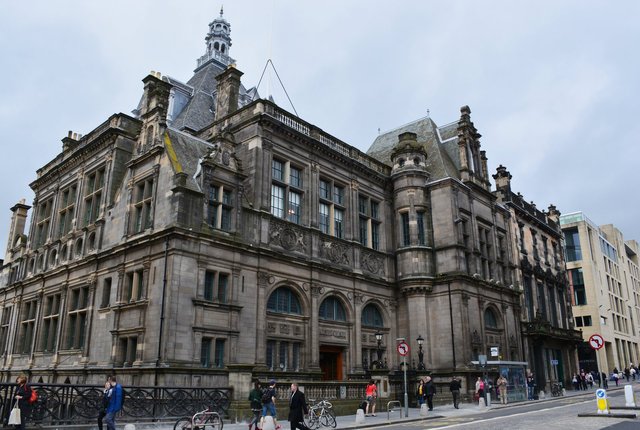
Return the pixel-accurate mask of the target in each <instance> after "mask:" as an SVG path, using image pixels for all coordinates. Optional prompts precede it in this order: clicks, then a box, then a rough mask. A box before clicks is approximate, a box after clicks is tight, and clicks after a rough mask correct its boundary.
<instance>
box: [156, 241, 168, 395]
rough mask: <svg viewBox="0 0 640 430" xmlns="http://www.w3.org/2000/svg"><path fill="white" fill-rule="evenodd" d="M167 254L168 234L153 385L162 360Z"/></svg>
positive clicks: (165, 242) (166, 245)
mask: <svg viewBox="0 0 640 430" xmlns="http://www.w3.org/2000/svg"><path fill="white" fill-rule="evenodd" d="M168 255H169V236H168V235H167V236H166V237H165V241H164V269H163V273H162V301H161V305H160V306H161V308H160V330H159V331H160V333H159V335H158V357H157V359H156V372H155V383H154V386H156V387H157V386H158V368H159V367H160V362H161V360H162V334H163V331H164V330H163V329H164V308H165V306H164V305H165V300H166V298H165V295H166V294H165V293H166V291H167V266H168V264H167V261H168Z"/></svg>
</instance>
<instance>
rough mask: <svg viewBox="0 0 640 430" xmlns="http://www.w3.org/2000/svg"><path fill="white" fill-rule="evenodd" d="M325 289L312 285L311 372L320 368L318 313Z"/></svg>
mask: <svg viewBox="0 0 640 430" xmlns="http://www.w3.org/2000/svg"><path fill="white" fill-rule="evenodd" d="M322 291H323V288H322V287H321V286H320V285H319V284H315V283H314V284H312V285H311V323H310V324H311V327H310V329H311V365H310V370H317V369H319V368H320V343H319V341H318V332H319V329H318V324H319V319H318V311H319V308H320V304H319V303H318V298H319V297H320V294H322Z"/></svg>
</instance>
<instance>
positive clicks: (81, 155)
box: [0, 15, 525, 386]
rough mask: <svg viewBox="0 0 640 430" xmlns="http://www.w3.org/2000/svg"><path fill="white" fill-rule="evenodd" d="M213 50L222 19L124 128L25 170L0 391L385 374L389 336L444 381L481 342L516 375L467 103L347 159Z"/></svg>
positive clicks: (150, 90)
mask: <svg viewBox="0 0 640 430" xmlns="http://www.w3.org/2000/svg"><path fill="white" fill-rule="evenodd" d="M230 46H231V39H230V26H229V23H228V22H227V21H226V20H225V19H224V18H223V17H222V15H221V16H220V17H219V18H217V19H216V20H214V21H213V22H212V23H211V24H210V28H209V32H208V35H207V38H206V52H205V55H204V56H203V57H201V58H200V59H199V60H198V62H197V68H196V69H195V71H194V75H193V77H192V78H191V79H190V80H188V81H187V82H186V83H182V82H180V81H178V80H176V79H173V78H170V77H167V76H162V75H160V74H159V73H155V72H153V73H151V74H150V75H149V76H147V77H145V78H144V79H143V83H144V90H143V95H142V98H141V101H140V104H139V106H138V108H137V109H136V110H135V111H134V113H133V115H132V116H130V115H125V114H115V115H113V116H111V117H110V118H108V119H107V120H106V121H105V122H104V123H103V124H101V125H99V126H98V127H97V128H96V129H94V130H92V131H90V132H89V133H87V134H86V135H84V136H81V135H78V134H75V133H70V134H69V136H67V137H65V138H64V139H63V147H62V152H61V153H60V154H59V155H58V156H57V157H56V158H54V159H53V160H51V161H50V162H49V163H47V164H46V165H45V166H43V167H42V168H41V169H39V170H38V172H37V177H36V179H35V180H34V181H33V182H32V183H31V188H32V189H33V191H34V193H35V199H34V201H33V204H32V209H30V206H28V205H26V204H25V203H24V202H22V203H19V204H17V205H15V206H14V207H13V208H12V211H13V218H12V225H11V235H10V239H9V245H8V249H7V253H6V257H5V260H4V266H3V275H2V276H3V278H2V289H1V293H2V294H1V295H0V322H1V323H2V324H1V325H0V330H2V336H1V337H0V338H1V339H2V342H3V343H2V345H0V347H2V348H0V354H1V356H0V372H1V373H2V377H3V378H4V379H7V378H9V377H13V376H14V375H15V374H16V373H19V372H22V371H25V370H27V371H29V372H30V373H31V375H32V378H35V379H36V380H37V379H42V380H43V381H45V382H63V381H65V380H69V381H71V382H74V383H76V382H77V383H83V382H94V383H95V382H98V381H100V380H101V379H102V377H103V375H104V373H105V372H112V371H115V372H116V373H117V374H118V375H120V376H121V378H122V379H123V380H124V381H125V383H127V384H141V385H151V384H165V385H179V386H191V385H204V386H216V385H217V386H226V385H232V386H233V385H236V384H239V382H238V381H246V378H247V377H250V376H258V377H272V376H277V377H278V379H280V380H282V379H287V378H292V379H296V380H323V379H324V380H347V379H358V378H365V377H367V376H368V372H369V371H370V369H371V368H372V367H373V365H374V364H375V367H383V368H384V367H385V366H386V367H388V369H390V370H391V369H395V368H397V366H398V362H399V358H398V354H397V353H396V339H398V338H405V339H406V340H407V342H408V343H409V345H410V347H411V360H412V361H414V362H415V360H416V358H417V356H416V351H418V349H419V348H418V344H417V339H418V338H421V339H424V344H423V345H422V347H423V348H424V349H423V351H424V365H425V367H426V369H427V370H430V371H432V372H433V373H434V374H435V375H436V376H438V375H440V376H442V377H443V378H444V377H448V376H449V375H451V374H452V373H454V372H455V373H457V374H460V375H466V376H467V377H468V378H469V379H471V378H474V376H475V375H477V373H478V368H476V367H475V366H474V365H473V364H472V361H476V360H477V359H478V357H479V356H481V355H488V354H489V350H490V348H491V347H499V348H500V350H501V351H503V352H502V355H503V360H505V361H509V360H510V361H513V362H518V361H523V359H524V358H525V357H524V355H523V350H522V344H523V343H522V338H521V330H520V328H519V327H520V326H519V324H520V317H521V316H520V306H521V305H520V301H521V297H520V296H521V292H520V290H519V286H518V280H517V274H516V272H515V270H514V268H515V267H516V263H517V262H516V261H515V257H514V256H515V255H516V251H515V249H514V246H515V244H516V235H514V233H513V231H512V228H511V224H512V215H511V212H510V209H509V208H508V207H506V206H504V205H501V204H499V203H498V199H497V197H496V196H495V195H494V194H493V193H492V190H491V184H490V181H489V174H488V169H487V157H486V154H485V151H482V150H480V142H479V138H480V134H479V133H478V132H477V130H476V128H475V127H474V124H473V123H472V122H471V119H470V109H469V108H468V107H466V106H465V107H463V108H462V109H461V115H460V118H459V120H457V121H455V122H453V123H450V124H447V125H444V126H440V127H439V126H437V125H436V124H435V123H434V122H433V121H432V120H431V119H430V118H422V119H420V120H417V121H414V122H412V123H410V124H408V125H405V126H403V127H400V128H398V129H396V130H393V131H390V132H388V133H384V134H381V135H380V136H378V138H377V139H376V140H375V142H373V144H372V146H371V148H370V149H369V151H368V152H367V153H366V154H365V153H363V152H361V151H359V150H358V149H356V148H354V147H352V146H349V145H348V144H346V143H344V142H342V141H340V140H339V139H337V138H336V137H334V136H331V135H329V134H327V133H325V132H324V131H323V130H321V129H320V128H318V127H316V126H314V125H312V124H310V123H308V122H306V121H304V120H302V119H301V118H298V117H296V116H294V115H292V114H290V113H288V112H287V111H285V110H283V109H282V108H280V107H279V106H277V105H276V104H274V103H273V102H271V101H268V100H264V99H261V98H259V95H258V93H257V90H256V89H255V88H252V89H249V90H247V89H246V88H245V87H244V86H243V85H242V83H241V80H240V78H241V75H242V73H241V72H240V71H239V70H238V69H236V68H235V66H234V65H233V61H232V60H231V58H230V57H229V47H230ZM28 210H32V214H31V222H30V225H29V227H28V231H25V220H26V216H27V212H28ZM378 337H379V338H380V342H378V340H377V338H378ZM379 350H380V352H381V357H380V360H378V351H379Z"/></svg>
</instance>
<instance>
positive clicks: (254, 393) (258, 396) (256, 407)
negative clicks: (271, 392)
mask: <svg viewBox="0 0 640 430" xmlns="http://www.w3.org/2000/svg"><path fill="white" fill-rule="evenodd" d="M249 406H250V407H251V412H253V418H252V419H251V422H250V423H249V430H252V428H253V426H254V425H255V426H256V430H260V427H258V423H259V422H260V411H261V410H262V389H261V388H260V381H255V382H254V383H253V389H252V390H251V391H250V392H249Z"/></svg>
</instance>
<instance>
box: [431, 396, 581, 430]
mask: <svg viewBox="0 0 640 430" xmlns="http://www.w3.org/2000/svg"><path fill="white" fill-rule="evenodd" d="M589 402H592V400H583V401H582V402H575V403H571V404H570V405H564V406H556V407H555V408H544V409H536V410H535V411H529V412H520V413H518V414H513V415H506V416H504V417H494V418H478V419H474V420H473V421H470V422H466V423H459V424H451V425H446V426H444V427H435V428H437V429H449V428H454V427H462V426H466V425H469V424H476V423H479V422H483V423H484V422H488V421H497V420H501V419H505V418H507V419H509V418H513V417H517V416H521V415H529V414H537V413H540V412H545V411H551V410H553V409H561V408H566V407H569V406H575V405H579V404H581V403H589Z"/></svg>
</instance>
